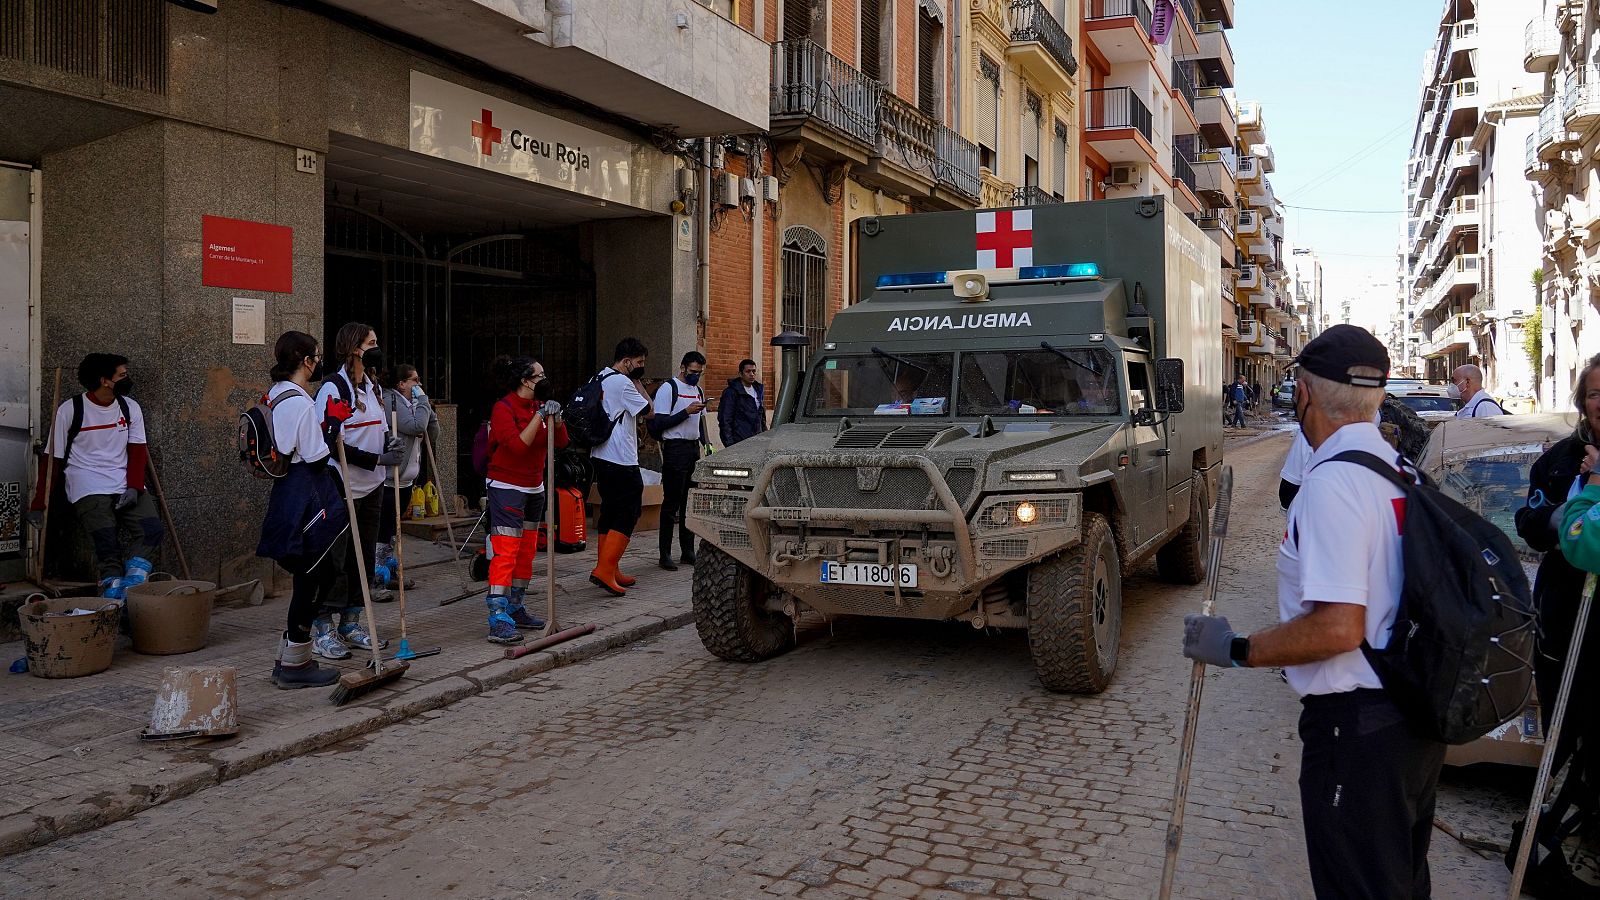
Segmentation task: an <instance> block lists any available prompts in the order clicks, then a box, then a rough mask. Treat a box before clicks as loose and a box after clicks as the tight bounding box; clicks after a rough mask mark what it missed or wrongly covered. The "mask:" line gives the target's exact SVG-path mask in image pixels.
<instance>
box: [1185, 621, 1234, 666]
mask: <svg viewBox="0 0 1600 900" xmlns="http://www.w3.org/2000/svg"><path fill="white" fill-rule="evenodd" d="M1237 636H1238V635H1237V632H1235V631H1234V630H1233V628H1232V627H1231V626H1230V625H1228V618H1227V617H1226V616H1200V615H1195V614H1193V613H1190V614H1189V615H1187V616H1184V617H1183V655H1184V656H1187V657H1189V658H1190V659H1192V660H1195V661H1197V662H1203V663H1207V664H1209V665H1213V666H1220V667H1221V668H1224V669H1231V668H1233V667H1234V666H1235V665H1236V663H1234V661H1233V660H1232V659H1231V658H1230V657H1229V655H1228V651H1229V650H1231V649H1232V647H1233V639H1234V638H1235V637H1237Z"/></svg>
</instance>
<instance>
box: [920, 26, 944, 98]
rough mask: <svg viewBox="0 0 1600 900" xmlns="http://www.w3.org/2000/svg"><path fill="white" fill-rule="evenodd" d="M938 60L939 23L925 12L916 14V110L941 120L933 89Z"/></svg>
mask: <svg viewBox="0 0 1600 900" xmlns="http://www.w3.org/2000/svg"><path fill="white" fill-rule="evenodd" d="M938 59H939V23H937V22H935V21H934V20H933V17H932V16H929V15H928V13H927V11H925V10H919V11H918V14H917V108H918V109H920V110H922V112H923V114H924V115H926V116H928V117H930V118H933V119H942V118H943V117H942V116H940V115H939V114H938V107H937V106H936V105H935V102H934V88H935V87H937V85H938V77H937V76H938V72H937V70H936V69H935V68H934V66H935V63H936V62H937V61H938Z"/></svg>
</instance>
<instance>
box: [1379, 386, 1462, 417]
mask: <svg viewBox="0 0 1600 900" xmlns="http://www.w3.org/2000/svg"><path fill="white" fill-rule="evenodd" d="M1388 391H1389V393H1390V395H1392V396H1393V397H1394V398H1395V399H1396V400H1399V401H1400V402H1401V403H1404V404H1405V405H1406V406H1409V407H1411V411H1412V412H1414V413H1416V414H1417V417H1418V418H1420V419H1422V420H1423V421H1425V422H1427V423H1428V424H1429V425H1430V426H1433V425H1437V424H1438V423H1439V422H1441V421H1443V420H1445V419H1453V418H1455V415H1456V410H1457V409H1459V408H1460V404H1459V403H1457V402H1456V401H1455V400H1452V399H1450V392H1449V389H1447V388H1445V387H1444V386H1443V385H1437V384H1425V383H1423V382H1420V381H1401V382H1398V383H1397V382H1394V381H1391V382H1389V385H1388Z"/></svg>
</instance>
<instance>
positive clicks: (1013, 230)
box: [977, 209, 1033, 269]
mask: <svg viewBox="0 0 1600 900" xmlns="http://www.w3.org/2000/svg"><path fill="white" fill-rule="evenodd" d="M1031 265H1033V210H1031V209H1009V210H1007V209H1002V210H997V211H995V212H981V213H978V265H977V268H979V269H1009V268H1012V267H1013V266H1031Z"/></svg>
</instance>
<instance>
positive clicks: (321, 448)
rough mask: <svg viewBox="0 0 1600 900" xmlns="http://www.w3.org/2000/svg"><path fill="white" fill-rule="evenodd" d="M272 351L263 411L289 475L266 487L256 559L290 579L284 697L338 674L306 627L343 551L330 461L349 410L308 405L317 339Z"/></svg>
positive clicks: (278, 671) (282, 660) (283, 343)
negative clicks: (319, 657) (323, 661)
mask: <svg viewBox="0 0 1600 900" xmlns="http://www.w3.org/2000/svg"><path fill="white" fill-rule="evenodd" d="M273 352H274V354H275V356H276V361H275V363H274V364H273V366H272V387H271V389H269V390H268V391H267V405H268V408H270V409H271V410H272V434H273V438H274V442H275V443H276V445H277V446H276V448H275V449H276V450H277V451H278V452H279V453H280V454H283V455H285V456H287V457H288V459H289V471H288V473H287V474H285V475H284V476H283V477H282V478H279V479H277V480H275V481H273V483H272V496H271V497H270V498H269V499H268V501H267V515H266V518H265V519H264V520H263V521H262V523H261V542H260V543H259V544H258V545H257V546H256V555H257V556H262V557H266V558H267V559H274V560H277V561H278V563H279V564H280V565H282V566H283V567H284V568H285V569H287V570H288V571H289V573H290V574H291V575H293V576H294V594H293V596H292V597H291V598H290V600H289V614H288V622H287V623H286V625H285V627H284V630H283V638H282V641H281V643H280V644H279V648H278V658H277V662H276V663H275V664H274V665H273V667H272V680H273V683H275V684H277V686H278V687H280V688H283V689H285V690H288V689H290V688H304V687H326V686H328V685H330V684H332V683H333V682H334V681H336V680H337V679H338V677H339V673H338V671H337V670H334V669H319V668H317V661H316V660H315V659H312V658H311V623H312V620H314V619H315V618H316V616H317V611H318V610H319V609H321V607H322V604H323V603H325V602H326V601H327V600H328V598H329V597H330V596H331V595H332V593H333V588H334V583H335V582H336V581H337V579H338V576H339V573H340V571H341V570H342V569H343V567H344V558H345V553H346V552H348V549H347V547H346V544H347V543H348V542H349V540H350V519H349V516H348V515H347V514H346V512H345V505H344V496H343V495H342V494H341V493H340V490H341V488H340V484H339V479H338V477H337V476H336V475H335V474H334V472H333V470H332V469H330V468H329V466H328V460H329V459H331V458H332V455H333V444H334V441H335V440H337V435H338V433H339V427H340V425H342V424H343V423H344V421H345V420H346V419H348V418H350V413H351V409H350V406H349V404H347V403H345V402H344V401H343V400H341V399H338V398H333V399H330V400H327V401H321V402H319V401H315V400H313V399H312V398H311V381H312V379H314V378H317V377H318V376H319V375H320V374H321V373H320V371H319V370H320V368H321V365H320V363H321V361H322V355H321V354H320V353H318V352H317V341H316V338H313V337H312V336H311V335H309V334H306V333H305V332H303V331H286V332H284V333H283V336H282V337H279V338H278V342H277V345H276V346H275V347H274V348H273Z"/></svg>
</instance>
